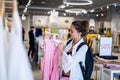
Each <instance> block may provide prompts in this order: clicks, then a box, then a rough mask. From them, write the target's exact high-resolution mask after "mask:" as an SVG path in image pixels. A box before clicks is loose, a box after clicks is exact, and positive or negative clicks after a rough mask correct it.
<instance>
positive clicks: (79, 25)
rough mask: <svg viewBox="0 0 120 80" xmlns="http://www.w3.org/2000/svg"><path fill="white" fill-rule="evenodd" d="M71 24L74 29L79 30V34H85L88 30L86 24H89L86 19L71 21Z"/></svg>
mask: <svg viewBox="0 0 120 80" xmlns="http://www.w3.org/2000/svg"><path fill="white" fill-rule="evenodd" d="M72 25H73V26H74V27H75V29H76V30H77V31H78V32H81V33H82V34H81V36H82V37H83V36H85V35H86V33H87V31H88V26H89V23H88V21H86V20H84V21H73V22H72Z"/></svg>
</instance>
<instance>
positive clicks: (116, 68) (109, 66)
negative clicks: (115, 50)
mask: <svg viewBox="0 0 120 80" xmlns="http://www.w3.org/2000/svg"><path fill="white" fill-rule="evenodd" d="M103 66H104V67H105V68H108V69H113V70H118V69H120V64H104V65H103Z"/></svg>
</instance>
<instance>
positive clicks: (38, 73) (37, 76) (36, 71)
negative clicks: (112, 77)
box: [31, 53, 120, 80]
mask: <svg viewBox="0 0 120 80" xmlns="http://www.w3.org/2000/svg"><path fill="white" fill-rule="evenodd" d="M112 55H115V56H118V57H119V59H120V53H113V54H112ZM31 65H32V70H33V75H34V79H35V80H42V78H41V77H42V74H41V70H40V69H38V68H37V65H36V63H35V62H32V63H31ZM92 78H93V79H94V80H100V71H97V78H96V71H93V74H92ZM105 80H109V78H108V76H107V75H106V79H105ZM118 80H119V79H118Z"/></svg>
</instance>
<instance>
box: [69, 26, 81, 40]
mask: <svg viewBox="0 0 120 80" xmlns="http://www.w3.org/2000/svg"><path fill="white" fill-rule="evenodd" d="M70 36H71V38H73V39H76V38H78V37H79V36H80V32H78V31H77V30H76V29H75V27H74V25H71V27H70Z"/></svg>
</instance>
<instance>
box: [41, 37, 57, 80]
mask: <svg viewBox="0 0 120 80" xmlns="http://www.w3.org/2000/svg"><path fill="white" fill-rule="evenodd" d="M42 80H59V70H58V47H57V46H56V45H55V42H54V41H53V40H52V39H45V43H44V57H43V59H42Z"/></svg>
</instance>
